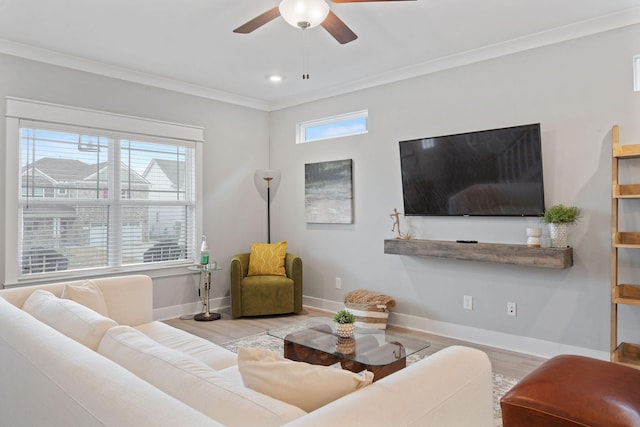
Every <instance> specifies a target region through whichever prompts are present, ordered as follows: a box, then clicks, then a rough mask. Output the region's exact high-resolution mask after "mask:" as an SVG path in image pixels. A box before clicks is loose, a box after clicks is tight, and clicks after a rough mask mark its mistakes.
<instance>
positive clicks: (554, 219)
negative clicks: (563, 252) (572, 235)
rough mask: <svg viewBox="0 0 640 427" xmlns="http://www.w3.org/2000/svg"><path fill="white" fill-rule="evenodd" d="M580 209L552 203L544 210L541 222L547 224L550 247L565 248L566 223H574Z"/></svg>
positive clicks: (578, 216)
mask: <svg viewBox="0 0 640 427" xmlns="http://www.w3.org/2000/svg"><path fill="white" fill-rule="evenodd" d="M580 214H581V212H580V209H578V208H577V207H576V206H565V205H562V204H560V205H553V206H551V207H550V208H549V209H546V210H545V211H544V214H543V216H542V222H544V223H545V224H549V237H551V247H553V248H566V247H567V246H568V245H567V225H568V224H573V223H575V222H576V221H577V220H578V219H579V218H580Z"/></svg>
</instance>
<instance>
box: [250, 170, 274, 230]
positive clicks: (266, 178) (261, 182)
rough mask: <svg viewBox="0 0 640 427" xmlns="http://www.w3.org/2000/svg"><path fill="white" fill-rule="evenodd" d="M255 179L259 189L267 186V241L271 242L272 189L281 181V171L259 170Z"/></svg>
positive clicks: (260, 190)
mask: <svg viewBox="0 0 640 427" xmlns="http://www.w3.org/2000/svg"><path fill="white" fill-rule="evenodd" d="M254 181H255V184H256V187H257V188H258V191H259V192H260V193H261V194H262V189H263V188H264V187H265V186H266V187H267V243H271V190H274V192H275V191H276V190H277V188H278V184H279V183H280V171H279V170H277V169H267V170H258V171H256V173H255V175H254Z"/></svg>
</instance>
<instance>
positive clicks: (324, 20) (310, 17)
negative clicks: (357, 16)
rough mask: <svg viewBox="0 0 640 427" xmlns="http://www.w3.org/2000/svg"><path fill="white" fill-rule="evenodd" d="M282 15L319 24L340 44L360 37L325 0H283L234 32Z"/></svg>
mask: <svg viewBox="0 0 640 427" xmlns="http://www.w3.org/2000/svg"><path fill="white" fill-rule="evenodd" d="M331 1H332V2H333V3H365V2H381V1H415V0H331ZM278 16H282V17H283V18H284V20H285V21H287V22H288V23H289V24H290V25H293V26H294V27H297V28H301V29H303V30H306V29H308V28H313V27H315V26H318V25H322V27H323V28H324V29H325V30H327V31H328V32H329V34H331V35H332V36H333V37H334V38H335V39H336V40H337V41H338V42H339V43H340V44H345V43H349V42H351V41H353V40H355V39H357V38H358V36H357V35H356V34H355V33H354V32H353V31H351V29H350V28H349V27H347V25H346V24H345V23H344V22H342V20H341V19H340V18H338V16H337V15H336V14H335V13H333V12H332V11H331V9H330V7H329V4H328V3H327V2H326V1H325V0H282V1H281V2H280V4H279V5H278V6H276V7H274V8H272V9H269V10H268V11H266V12H265V13H263V14H261V15H258V16H256V17H255V18H253V19H252V20H250V21H249V22H247V23H245V24H243V25H241V26H239V27H238V28H236V29H235V30H233V32H234V33H241V34H248V33H250V32H252V31H254V30H257V29H258V28H260V27H262V26H263V25H264V24H266V23H268V22H270V21H272V20H274V19H275V18H277V17H278Z"/></svg>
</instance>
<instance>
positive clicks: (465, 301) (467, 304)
mask: <svg viewBox="0 0 640 427" xmlns="http://www.w3.org/2000/svg"><path fill="white" fill-rule="evenodd" d="M462 308H464V309H465V310H473V297H472V296H471V295H465V296H463V297H462Z"/></svg>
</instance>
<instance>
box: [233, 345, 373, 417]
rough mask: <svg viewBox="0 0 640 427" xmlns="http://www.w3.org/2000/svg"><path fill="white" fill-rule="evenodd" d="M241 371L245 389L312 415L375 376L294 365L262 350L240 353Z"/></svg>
mask: <svg viewBox="0 0 640 427" xmlns="http://www.w3.org/2000/svg"><path fill="white" fill-rule="evenodd" d="M238 370H239V371H240V375H241V376H242V382H243V383H244V385H245V386H246V387H248V388H250V389H252V390H255V391H258V392H260V393H263V394H266V395H267V396H271V397H273V398H274V399H278V400H280V401H283V402H287V403H288V404H290V405H294V406H297V407H298V408H300V409H302V410H304V411H307V412H311V411H313V410H315V409H318V408H320V407H322V406H324V405H326V404H327V403H331V402H333V401H334V400H337V399H339V398H341V397H342V396H345V395H347V394H349V393H351V392H352V391H356V390H358V389H360V388H362V387H365V386H367V385H369V384H371V382H372V381H373V373H372V372H369V371H362V372H361V373H359V374H357V373H355V372H351V371H346V370H343V369H336V368H332V367H329V366H318V365H311V364H309V363H305V362H294V361H293V360H288V359H284V358H283V357H281V356H280V355H278V354H276V353H274V352H272V351H269V350H266V349H262V348H244V347H241V348H239V349H238Z"/></svg>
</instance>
